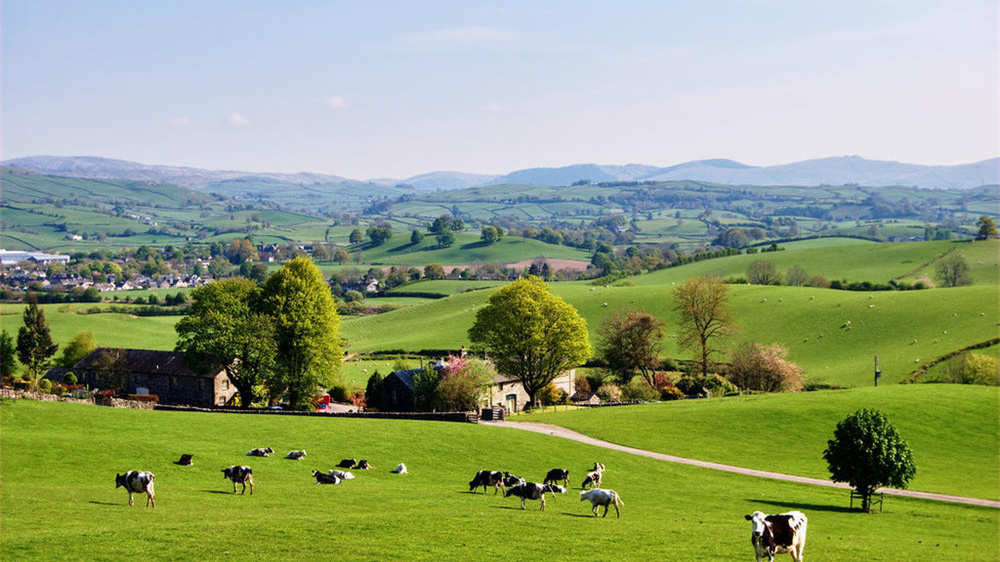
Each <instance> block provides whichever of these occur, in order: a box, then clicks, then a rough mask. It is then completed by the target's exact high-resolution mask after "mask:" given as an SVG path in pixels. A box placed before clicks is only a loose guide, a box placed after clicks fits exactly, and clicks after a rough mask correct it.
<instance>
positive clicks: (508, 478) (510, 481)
mask: <svg viewBox="0 0 1000 562" xmlns="http://www.w3.org/2000/svg"><path fill="white" fill-rule="evenodd" d="M525 482H526V480H525V479H524V478H521V477H520V476H514V475H513V474H511V473H509V472H506V471H505V472H504V473H503V485H504V486H506V487H508V488H510V487H511V486H517V485H518V484H524V483H525Z"/></svg>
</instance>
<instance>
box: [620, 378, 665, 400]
mask: <svg viewBox="0 0 1000 562" xmlns="http://www.w3.org/2000/svg"><path fill="white" fill-rule="evenodd" d="M621 390H622V399H623V400H624V401H625V402H652V401H653V400H659V399H660V392H659V391H658V390H656V389H655V388H653V387H652V386H650V385H649V383H647V382H646V381H644V380H643V379H642V377H635V378H633V379H632V380H630V381H629V382H628V384H626V385H625V386H623V387H622V389H621Z"/></svg>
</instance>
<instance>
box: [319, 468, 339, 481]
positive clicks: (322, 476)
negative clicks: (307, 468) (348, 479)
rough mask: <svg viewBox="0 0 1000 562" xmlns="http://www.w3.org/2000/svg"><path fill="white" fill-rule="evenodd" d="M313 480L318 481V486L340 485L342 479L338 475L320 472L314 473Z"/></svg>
mask: <svg viewBox="0 0 1000 562" xmlns="http://www.w3.org/2000/svg"><path fill="white" fill-rule="evenodd" d="M313 478H315V479H316V483H317V484H340V478H339V477H337V475H336V474H332V471H331V473H329V474H328V473H326V472H320V471H318V470H314V471H313Z"/></svg>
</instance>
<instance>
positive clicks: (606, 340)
mask: <svg viewBox="0 0 1000 562" xmlns="http://www.w3.org/2000/svg"><path fill="white" fill-rule="evenodd" d="M665 326H666V324H665V323H664V322H663V321H662V320H660V319H659V318H657V317H655V316H653V315H652V314H649V313H648V312H643V311H641V310H630V309H623V310H618V311H616V312H615V313H614V314H612V315H611V316H609V317H607V318H605V319H604V321H603V322H601V325H600V327H599V328H598V330H597V334H598V343H597V349H598V353H599V354H600V356H601V357H602V358H603V359H604V362H605V363H607V366H608V370H609V371H611V372H612V373H613V374H614V375H615V376H616V377H617V378H618V380H619V381H620V382H621V384H628V383H629V382H630V381H631V380H632V377H634V376H635V375H642V378H643V379H645V380H646V382H648V383H649V384H650V385H651V386H652V385H653V384H654V381H653V374H654V371H655V369H656V365H657V363H659V360H660V347H661V344H662V342H663V337H664V335H666V334H665V333H664V331H663V328H664V327H665Z"/></svg>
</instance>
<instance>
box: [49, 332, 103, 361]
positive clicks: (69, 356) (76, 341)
mask: <svg viewBox="0 0 1000 562" xmlns="http://www.w3.org/2000/svg"><path fill="white" fill-rule="evenodd" d="M95 349H97V340H96V339H94V332H86V331H84V332H79V333H77V334H76V335H75V336H73V339H71V340H69V343H67V344H66V345H65V346H64V347H63V349H62V353H60V354H59V357H57V358H56V360H55V365H56V367H62V368H64V369H72V368H73V365H76V364H77V363H79V362H80V360H81V359H83V358H84V357H86V356H87V355H89V354H90V352H91V351H94V350H95Z"/></svg>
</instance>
